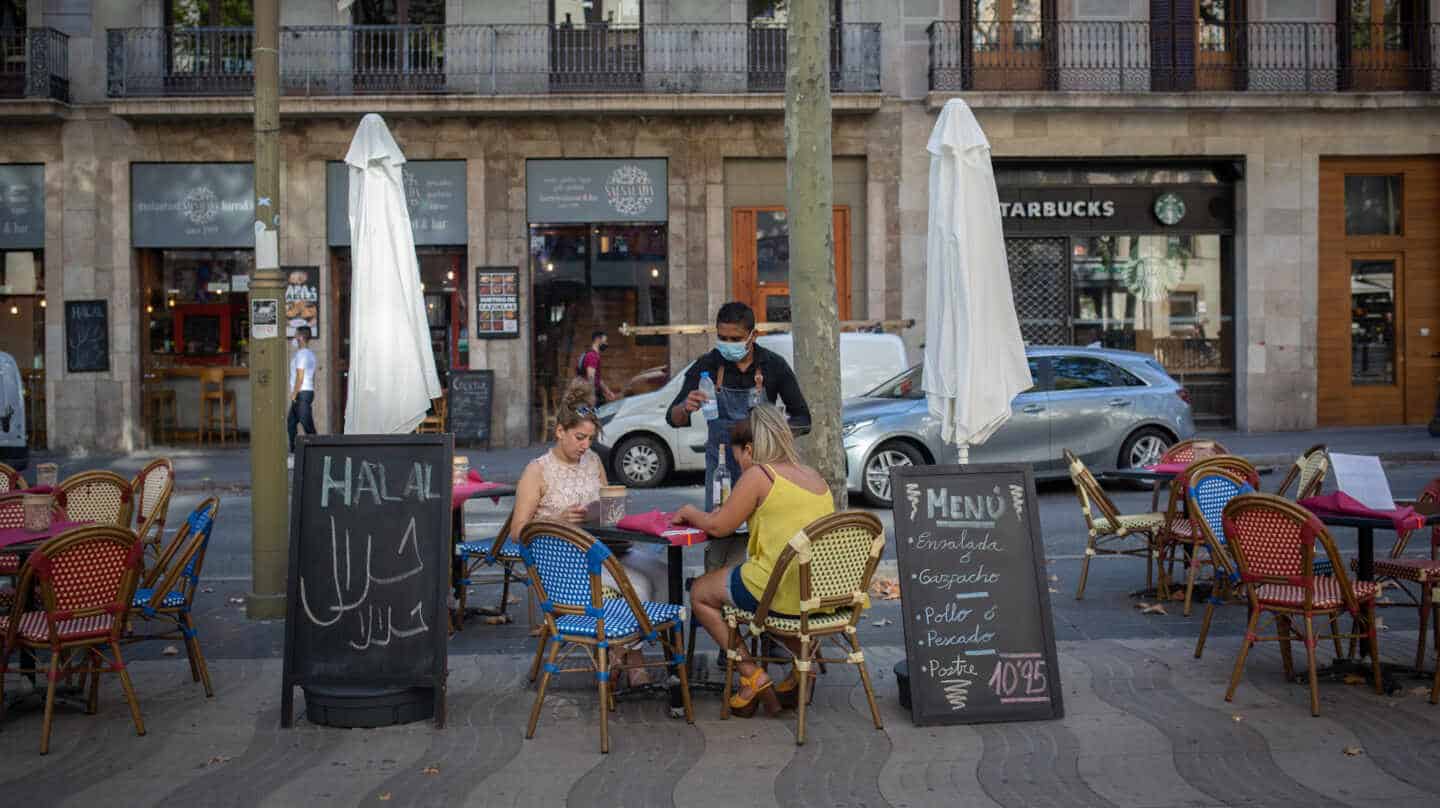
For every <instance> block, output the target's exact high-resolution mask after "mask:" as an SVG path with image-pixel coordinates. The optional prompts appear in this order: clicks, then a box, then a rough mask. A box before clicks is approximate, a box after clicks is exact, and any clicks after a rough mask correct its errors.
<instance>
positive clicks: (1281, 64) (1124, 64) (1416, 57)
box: [929, 20, 1440, 93]
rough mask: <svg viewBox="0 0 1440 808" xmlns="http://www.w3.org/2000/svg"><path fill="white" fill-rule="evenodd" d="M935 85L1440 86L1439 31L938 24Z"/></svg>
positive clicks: (1402, 26)
mask: <svg viewBox="0 0 1440 808" xmlns="http://www.w3.org/2000/svg"><path fill="white" fill-rule="evenodd" d="M929 31H930V89H932V90H939V91H947V90H948V91H956V90H999V91H1023V90H1031V91H1034V90H1041V91H1044V90H1055V91H1088V92H1126V93H1132V92H1133V93H1143V92H1189V91H1250V92H1301V93H1305V92H1312V93H1314V92H1337V91H1339V92H1345V91H1365V92H1374V91H1420V92H1433V91H1435V90H1436V89H1440V24H1428V25H1427V24H1406V23H1381V24H1372V23H1355V24H1343V23H1342V24H1336V23H1308V22H1294V23H1291V22H1237V23H1222V24H1210V23H1199V24H1195V25H1188V24H1180V23H1173V22H1168V21H1167V22H1159V21H1157V22H1150V21H1138V22H1069V21H1058V22H1056V21H1049V22H1019V21H1012V20H991V21H974V22H971V21H965V22H948V21H947V22H936V23H934V24H932V25H931V26H930V29H929Z"/></svg>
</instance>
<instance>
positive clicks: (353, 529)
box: [280, 435, 454, 727]
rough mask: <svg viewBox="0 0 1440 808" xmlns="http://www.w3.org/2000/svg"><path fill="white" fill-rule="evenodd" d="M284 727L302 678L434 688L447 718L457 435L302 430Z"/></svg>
mask: <svg viewBox="0 0 1440 808" xmlns="http://www.w3.org/2000/svg"><path fill="white" fill-rule="evenodd" d="M298 446H299V448H298V450H297V452H296V460H295V472H294V474H295V476H294V483H293V488H292V491H291V500H290V502H291V505H290V576H289V579H290V580H289V594H288V597H287V599H286V616H285V670H284V690H283V691H282V693H281V708H280V709H281V717H280V722H281V725H282V726H287V727H288V726H290V724H291V722H292V720H293V715H294V702H293V694H294V688H295V686H296V685H301V686H306V685H315V686H322V685H323V686H337V685H344V686H386V685H393V686H411V687H430V688H432V689H433V692H434V697H435V717H436V722H437V723H438V724H440V725H441V726H444V723H445V678H446V640H447V636H448V630H449V612H448V602H447V600H446V598H447V597H448V594H449V586H450V548H451V545H450V493H451V492H450V466H451V462H450V461H451V458H452V456H453V455H454V446H453V443H452V441H451V438H450V436H449V435H347V436H343V437H340V436H315V437H309V436H306V437H302V438H301V440H300V443H299V444H298Z"/></svg>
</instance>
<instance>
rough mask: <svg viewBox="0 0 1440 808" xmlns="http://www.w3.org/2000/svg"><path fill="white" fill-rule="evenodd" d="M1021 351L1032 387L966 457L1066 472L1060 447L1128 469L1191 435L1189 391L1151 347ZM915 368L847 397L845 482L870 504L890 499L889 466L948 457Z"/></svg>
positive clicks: (1045, 472) (1041, 473) (1103, 465)
mask: <svg viewBox="0 0 1440 808" xmlns="http://www.w3.org/2000/svg"><path fill="white" fill-rule="evenodd" d="M1026 354H1027V355H1028V356H1029V358H1030V375H1031V376H1033V377H1034V379H1035V386H1034V387H1032V388H1030V389H1029V390H1027V391H1025V392H1024V393H1021V394H1020V395H1018V396H1016V397H1015V401H1014V402H1013V403H1012V404H1011V415H1010V420H1009V421H1007V422H1006V423H1005V425H1004V426H1002V427H1001V428H1000V429H999V431H997V432H996V433H995V434H994V435H993V436H992V437H991V438H990V440H988V441H986V442H985V443H983V444H981V445H979V446H972V447H971V448H970V462H972V463H1025V464H1028V465H1030V466H1031V467H1032V468H1033V469H1034V470H1035V475H1036V476H1037V477H1040V478H1049V477H1063V476H1065V475H1066V474H1067V473H1068V469H1067V468H1066V467H1065V461H1064V450H1065V449H1069V450H1071V451H1073V452H1075V454H1077V455H1079V456H1080V458H1081V459H1082V460H1084V461H1085V464H1086V465H1087V466H1090V467H1091V468H1092V469H1096V470H1104V469H1114V468H1131V467H1136V466H1144V465H1148V464H1150V463H1154V462H1155V461H1157V460H1159V458H1160V455H1161V454H1163V453H1164V452H1165V450H1166V449H1167V448H1169V447H1170V446H1171V445H1172V444H1174V443H1175V442H1176V441H1180V440H1185V439H1187V438H1190V437H1192V436H1193V435H1194V434H1195V421H1194V419H1193V417H1192V416H1191V414H1190V396H1189V394H1188V393H1187V392H1186V391H1185V388H1184V387H1182V386H1180V384H1179V383H1178V382H1176V381H1175V380H1174V379H1172V378H1170V375H1169V374H1167V373H1166V372H1165V369H1164V368H1162V367H1161V366H1160V363H1159V362H1157V361H1155V358H1154V357H1152V356H1148V355H1146V354H1139V353H1132V352H1129V351H1112V350H1105V349H1100V348H1072V347H1034V348H1029V349H1027V350H1026ZM921 375H922V369H921V367H920V366H916V367H913V368H911V369H909V370H907V371H905V372H904V373H902V374H900V375H899V376H896V377H895V378H893V379H891V380H889V381H887V382H885V383H884V384H882V385H880V386H879V387H877V388H875V389H874V390H871V391H870V392H869V393H866V394H865V395H863V396H860V397H859V398H853V399H850V400H848V401H846V402H845V406H844V410H843V412H842V415H841V418H842V421H843V423H844V427H843V430H844V437H845V460H846V464H847V481H848V484H849V488H850V491H851V492H852V493H859V494H861V495H863V496H864V497H865V499H867V500H869V501H870V502H871V503H872V504H875V505H878V506H881V507H888V506H889V505H890V470H891V469H892V468H894V467H896V466H912V465H920V464H927V463H935V462H953V459H954V449H953V447H946V446H942V445H941V442H940V423H939V422H938V421H937V420H936V419H935V418H934V417H932V416H931V415H930V410H929V407H928V406H927V404H926V402H925V391H924V389H923V386H922V384H921V381H922V379H921Z"/></svg>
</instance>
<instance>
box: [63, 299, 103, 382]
mask: <svg viewBox="0 0 1440 808" xmlns="http://www.w3.org/2000/svg"><path fill="white" fill-rule="evenodd" d="M109 369H110V312H109V309H108V308H106V305H105V301H103V300H69V301H66V303H65V370H66V371H67V372H69V373H104V372H105V371H108V370H109Z"/></svg>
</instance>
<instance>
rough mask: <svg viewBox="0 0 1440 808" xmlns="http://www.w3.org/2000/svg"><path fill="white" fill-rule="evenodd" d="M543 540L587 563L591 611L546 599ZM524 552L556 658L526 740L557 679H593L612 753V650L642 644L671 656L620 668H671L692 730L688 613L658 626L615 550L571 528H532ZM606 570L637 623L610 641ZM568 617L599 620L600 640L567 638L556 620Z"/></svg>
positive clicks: (603, 739)
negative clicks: (577, 660) (538, 547)
mask: <svg viewBox="0 0 1440 808" xmlns="http://www.w3.org/2000/svg"><path fill="white" fill-rule="evenodd" d="M542 537H544V538H553V539H557V540H559V541H562V542H565V543H566V544H569V545H571V546H572V547H573V548H574V549H575V550H576V551H577V552H579V553H580V554H581V555H583V556H584V557H585V559H586V562H587V566H588V570H589V576H588V577H589V590H590V602H589V604H588V605H584V606H582V605H579V604H567V603H564V602H556V601H553V600H552V599H551V597H550V596H549V595H547V594H546V591H545V582H544V580H543V579H542V577H541V569H542V568H543V565H540V564H536V563H534V559H533V557H532V555H531V553H532V551H531V545H532V543H533V542H534V541H535V540H536V539H538V538H542ZM520 546H521V548H523V558H524V561H525V569H526V572H527V573H528V574H529V575H530V587H531V589H532V590H533V591H534V592H535V596H536V597H537V598H538V599H539V600H540V608H541V612H542V614H543V615H544V617H545V631H544V633H543V634H542V635H541V647H542V648H543V647H544V646H545V645H546V644H547V643H548V645H549V646H550V652H549V655H548V657H547V659H546V662H545V664H544V667H543V672H542V674H541V676H540V684H539V687H538V688H537V689H536V692H535V704H534V706H532V707H531V709H530V723H529V726H528V727H527V729H526V731H525V737H526V739H530V738H534V737H535V726H536V724H537V723H538V722H539V720H540V708H541V707H542V706H543V705H544V702H545V689H546V687H547V686H548V685H549V684H550V676H551V674H555V673H582V672H583V673H593V674H594V676H595V680H596V685H597V688H598V690H599V696H600V703H599V707H600V752H601V753H602V754H603V753H607V752H609V751H610V713H611V712H612V711H613V710H614V709H615V694H614V692H613V691H612V690H611V688H610V681H609V680H610V670H611V668H612V662H611V659H610V650H609V649H610V646H612V645H615V646H625V645H629V644H631V643H634V642H638V641H645V642H650V641H655V640H658V641H659V642H660V644H661V647H662V648H664V650H665V653H666V658H665V659H663V660H661V661H658V662H644V663H636V664H618V665H616V667H619V668H620V669H621V670H631V669H635V668H655V667H665V668H669V669H670V672H671V673H673V674H675V675H677V676H678V677H679V679H680V693H681V697H682V700H683V703H684V706H685V720H686V721H687V722H689V723H691V724H693V723H695V715H694V712H693V710H692V709H691V705H690V681H689V679H688V677H687V675H686V671H685V658H684V654H683V653H682V650H681V649H682V648H683V644H684V640H685V611H684V609H683V607H682V608H681V610H680V616H679V618H678V619H676V620H667V621H665V622H659V623H653V624H652V623H651V621H650V618H649V616H648V614H647V612H646V610H645V608H644V607H643V606H642V605H641V603H640V599H639V598H638V597H637V596H636V595H635V589H634V587H632V586H631V585H630V578H629V577H628V576H627V575H626V574H625V568H624V567H622V566H621V565H620V562H619V560H617V559H616V558H615V556H614V555H613V554H612V553H611V552H610V549H609V548H608V547H606V546H605V544H604V543H603V542H601V541H599V540H597V539H596V538H595V537H593V536H591V535H590V534H589V533H586V532H585V531H583V530H580V529H578V528H575V527H572V526H570V525H564V524H560V523H558V522H546V521H535V522H531V523H530V524H528V525H526V526H525V529H524V530H523V531H522V532H521V534H520ZM597 562H598V563H597ZM602 568H603V570H604V571H605V572H608V573H610V576H611V577H612V578H613V579H614V580H615V582H616V583H617V584H618V585H619V589H620V597H621V599H622V600H624V602H625V605H626V607H627V608H628V609H629V610H630V612H631V614H632V616H633V617H634V618H635V620H636V625H637V629H636V630H635V631H633V632H630V633H628V634H625V635H622V636H614V637H610V636H606V629H605V608H604V607H605V604H604V595H603V592H602V590H603V584H602V582H601V569H602ZM563 615H584V616H587V617H592V618H594V619H595V636H594V637H587V636H583V635H579V634H568V633H567V634H562V633H561V632H560V629H559V626H558V625H557V623H556V617H557V616H563ZM576 652H579V654H580V655H581V656H582V660H581V664H580V666H578V667H567V668H561V667H559V665H558V663H559V662H562V661H564V660H566V659H569V658H570V657H571V656H572V655H574V654H576Z"/></svg>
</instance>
